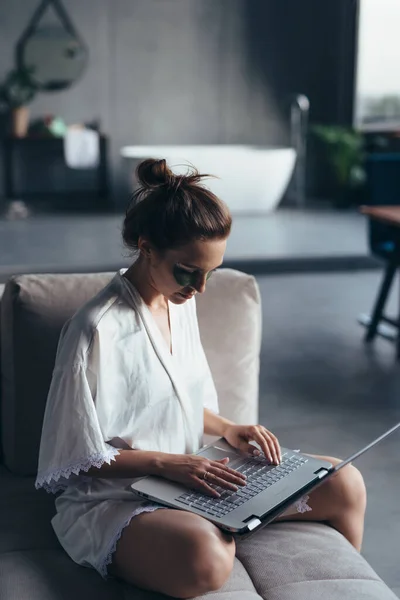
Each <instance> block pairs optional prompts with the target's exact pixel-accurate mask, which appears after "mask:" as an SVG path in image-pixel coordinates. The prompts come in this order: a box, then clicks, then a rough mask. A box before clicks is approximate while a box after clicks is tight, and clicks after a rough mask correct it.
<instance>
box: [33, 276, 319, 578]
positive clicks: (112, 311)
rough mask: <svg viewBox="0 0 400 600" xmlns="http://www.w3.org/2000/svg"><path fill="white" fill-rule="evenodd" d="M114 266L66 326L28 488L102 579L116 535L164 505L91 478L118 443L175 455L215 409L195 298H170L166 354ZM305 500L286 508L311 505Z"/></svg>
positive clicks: (196, 444)
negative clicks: (49, 499) (47, 495)
mask: <svg viewBox="0 0 400 600" xmlns="http://www.w3.org/2000/svg"><path fill="white" fill-rule="evenodd" d="M124 271H125V270H124V269H122V270H121V271H120V272H118V273H117V274H116V275H115V277H114V278H113V280H112V281H111V282H110V283H109V285H108V286H107V287H105V288H104V289H103V290H101V291H100V292H99V293H98V294H97V295H96V296H95V297H94V298H93V299H92V300H91V301H90V302H88V303H87V304H85V305H84V306H83V307H82V308H81V309H80V310H79V311H78V312H77V313H76V314H75V315H74V316H73V317H72V319H70V320H69V321H68V322H67V323H66V324H65V326H64V328H63V330H62V332H61V336H60V341H59V345H58V349H57V357H56V363H55V367H54V371H53V377H52V382H51V386H50V390H49V395H48V399H47V404H46V410H45V415H44V422H43V430H42V438H41V445H40V453H39V470H38V475H37V480H36V487H37V488H39V487H44V488H45V489H46V490H47V491H50V492H54V493H55V492H59V491H61V492H62V493H61V495H60V496H58V497H57V499H56V509H57V514H56V515H55V517H54V518H53V519H52V525H53V528H54V531H55V533H56V535H57V537H58V539H59V541H60V543H61V545H62V546H63V548H64V549H65V550H66V552H67V553H68V554H69V556H70V557H71V558H72V559H73V560H74V561H75V562H76V563H78V564H80V565H83V566H87V567H93V568H95V569H96V570H97V571H98V572H99V573H100V574H101V575H102V576H103V577H106V576H107V566H108V565H109V564H110V563H111V559H112V554H113V553H114V551H115V548H116V544H117V542H118V540H119V538H120V536H121V533H122V531H123V529H124V527H126V526H127V525H128V524H129V522H130V520H131V519H132V518H133V517H134V516H136V515H138V514H140V513H141V512H145V511H152V510H157V509H159V508H163V507H162V506H161V505H158V504H156V503H153V502H144V501H143V500H142V499H141V498H140V497H139V496H137V495H135V494H133V493H132V491H131V489H130V484H131V483H132V482H133V481H135V480H134V479H133V478H130V479H106V478H104V479H103V478H97V477H89V476H87V475H86V473H87V472H88V470H89V469H90V468H91V467H93V466H96V467H101V466H102V465H103V464H104V463H108V464H109V463H110V461H111V460H115V456H116V455H118V454H119V449H140V450H154V451H159V452H168V453H174V454H183V453H193V452H196V451H197V450H198V449H199V448H200V447H201V445H202V439H203V409H204V407H207V408H209V409H210V410H212V411H214V412H218V401H217V393H216V390H215V386H214V383H213V380H212V376H211V372H210V369H209V366H208V363H207V360H206V357H205V354H204V351H203V347H202V345H201V341H200V335H199V329H198V323H197V316H196V304H195V300H194V299H192V300H189V301H187V302H186V303H185V304H183V305H180V306H178V305H174V304H172V303H169V309H170V326H171V345H172V355H171V353H170V350H169V348H168V347H167V344H166V341H165V340H164V338H163V336H162V334H161V332H160V330H159V328H158V327H157V325H156V323H155V321H154V319H153V317H152V314H151V312H150V310H149V309H148V307H147V306H146V304H145V303H144V301H143V300H142V298H141V297H140V295H139V294H138V292H137V291H136V289H135V288H134V286H133V285H132V284H131V283H130V282H129V281H128V280H127V279H126V278H125V277H123V273H124ZM305 500H306V499H302V500H300V501H299V502H297V503H296V504H295V505H294V507H293V509H292V510H291V512H296V511H299V512H304V510H309V508H308V507H307V505H306V504H305Z"/></svg>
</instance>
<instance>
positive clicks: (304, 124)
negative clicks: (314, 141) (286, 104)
mask: <svg viewBox="0 0 400 600" xmlns="http://www.w3.org/2000/svg"><path fill="white" fill-rule="evenodd" d="M309 111H310V101H309V99H308V98H307V96H305V95H304V94H297V95H295V96H294V98H293V100H292V103H291V105H290V145H291V147H292V148H294V150H296V157H297V158H296V165H295V170H294V175H293V186H292V190H293V197H294V201H295V204H296V205H297V206H298V207H300V208H303V207H304V206H305V203H306V151H307V131H308V114H309Z"/></svg>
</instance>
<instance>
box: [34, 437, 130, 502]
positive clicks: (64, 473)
mask: <svg viewBox="0 0 400 600" xmlns="http://www.w3.org/2000/svg"><path fill="white" fill-rule="evenodd" d="M118 454H119V450H117V448H113V447H110V448H109V449H107V451H106V452H99V453H97V454H93V455H92V456H89V457H88V458H85V459H82V460H81V461H80V462H78V463H74V464H72V465H67V466H64V467H61V468H58V469H53V470H51V471H47V472H45V473H38V476H37V479H36V482H35V488H36V489H39V488H43V489H45V490H46V492H49V493H52V494H56V493H57V492H60V491H63V490H65V489H66V488H67V487H68V479H69V478H70V477H71V475H72V474H74V475H79V473H80V472H81V471H84V472H85V473H87V472H88V471H89V469H91V468H92V467H97V468H98V469H100V467H102V466H103V464H104V463H107V464H108V465H109V464H110V463H111V461H112V460H115V457H116V456H117V455H118Z"/></svg>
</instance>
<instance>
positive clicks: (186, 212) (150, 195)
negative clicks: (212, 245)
mask: <svg viewBox="0 0 400 600" xmlns="http://www.w3.org/2000/svg"><path fill="white" fill-rule="evenodd" d="M136 177H137V179H138V181H139V188H138V189H137V190H136V192H135V193H134V194H133V197H132V201H131V203H130V205H129V207H128V209H127V211H126V216H125V220H124V225H123V232H122V238H123V240H124V244H125V245H126V246H127V247H128V248H130V249H131V250H134V251H137V250H138V241H139V237H141V236H142V237H145V238H147V239H148V240H149V241H150V242H151V243H152V244H153V245H154V246H155V247H156V248H157V249H158V250H160V251H163V250H166V249H168V248H176V247H178V246H182V245H184V244H187V243H189V242H190V241H192V240H194V239H203V240H209V239H225V238H227V237H228V235H229V233H230V231H231V226H232V217H231V214H230V212H229V209H228V207H227V206H226V204H225V203H224V202H222V200H220V199H219V198H217V196H215V194H213V193H212V192H211V191H210V190H208V189H207V188H206V187H205V186H204V185H202V179H204V178H205V177H210V175H201V174H200V173H199V172H198V171H197V170H196V169H194V168H191V169H190V170H189V171H188V173H187V174H186V175H175V174H174V173H173V172H172V171H171V169H169V168H168V166H167V163H166V161H165V160H164V159H162V160H155V159H153V158H149V159H147V160H144V161H143V162H141V163H140V164H139V165H138V167H137V169H136Z"/></svg>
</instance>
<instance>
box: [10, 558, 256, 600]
mask: <svg viewBox="0 0 400 600" xmlns="http://www.w3.org/2000/svg"><path fill="white" fill-rule="evenodd" d="M0 582H1V597H2V598H4V600H65V599H67V598H68V599H69V598H73V599H74V600H88V599H91V598H96V600H165V599H166V596H164V595H162V594H157V593H152V592H146V591H143V590H139V589H138V588H135V587H133V586H129V585H127V584H124V583H122V582H120V581H116V580H110V581H108V582H106V583H105V582H104V581H103V579H102V578H101V577H100V576H99V575H98V573H96V572H95V571H94V570H92V569H87V568H85V567H80V566H78V565H76V564H75V563H73V562H72V561H71V559H69V558H68V556H67V555H66V554H65V553H64V552H63V551H62V550H37V551H32V550H30V551H25V552H23V551H21V552H13V553H8V554H0ZM206 599H207V600H228V599H229V600H261V599H260V596H259V595H258V594H257V592H256V591H255V588H254V585H253V584H252V582H251V580H250V578H249V576H248V574H247V573H246V571H245V569H244V568H243V566H242V565H241V563H240V562H239V561H238V560H235V565H234V569H233V571H232V573H231V575H230V577H229V579H228V581H227V582H226V584H225V585H224V587H223V588H221V590H219V591H218V592H214V593H209V594H207V595H206V596H201V597H198V598H197V599H196V600H206Z"/></svg>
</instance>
